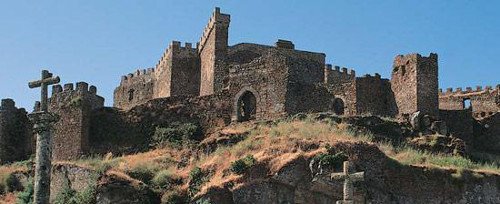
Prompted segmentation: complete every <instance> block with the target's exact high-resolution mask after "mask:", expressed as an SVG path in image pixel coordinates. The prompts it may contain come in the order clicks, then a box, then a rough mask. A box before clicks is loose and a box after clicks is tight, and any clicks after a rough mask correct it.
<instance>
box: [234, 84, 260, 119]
mask: <svg viewBox="0 0 500 204" xmlns="http://www.w3.org/2000/svg"><path fill="white" fill-rule="evenodd" d="M236 111H237V113H236V114H237V119H238V122H243V121H249V120H253V119H255V114H256V113H257V98H256V97H255V95H254V94H253V93H252V92H250V91H245V92H244V93H243V94H241V96H240V97H239V98H238V103H237V105H236Z"/></svg>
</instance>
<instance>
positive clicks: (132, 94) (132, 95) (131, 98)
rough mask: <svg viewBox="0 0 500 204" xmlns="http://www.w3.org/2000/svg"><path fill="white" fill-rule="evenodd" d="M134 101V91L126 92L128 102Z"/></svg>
mask: <svg viewBox="0 0 500 204" xmlns="http://www.w3.org/2000/svg"><path fill="white" fill-rule="evenodd" d="M132 100H134V89H130V90H129V91H128V101H132Z"/></svg>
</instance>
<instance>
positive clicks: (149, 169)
mask: <svg viewBox="0 0 500 204" xmlns="http://www.w3.org/2000/svg"><path fill="white" fill-rule="evenodd" d="M157 170H158V169H157V168H155V167H153V166H151V165H149V166H148V165H146V164H141V165H138V166H136V167H134V168H133V169H131V170H129V171H127V174H128V175H129V176H130V177H132V178H134V179H137V180H140V181H142V182H144V183H146V184H150V183H151V180H152V179H153V177H154V176H155V172H156V171H157Z"/></svg>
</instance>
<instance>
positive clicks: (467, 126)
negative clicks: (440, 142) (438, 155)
mask: <svg viewBox="0 0 500 204" xmlns="http://www.w3.org/2000/svg"><path fill="white" fill-rule="evenodd" d="M439 117H440V118H441V120H443V121H445V123H446V126H447V127H448V132H449V133H450V134H451V135H453V136H454V137H458V138H460V139H462V140H464V142H465V143H466V144H467V145H472V142H473V140H474V135H473V134H474V129H473V125H474V119H473V118H472V113H471V111H470V110H439Z"/></svg>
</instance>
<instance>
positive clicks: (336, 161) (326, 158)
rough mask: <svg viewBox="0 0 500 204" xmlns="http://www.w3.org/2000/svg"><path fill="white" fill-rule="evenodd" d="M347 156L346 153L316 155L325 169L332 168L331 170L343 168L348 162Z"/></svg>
mask: <svg viewBox="0 0 500 204" xmlns="http://www.w3.org/2000/svg"><path fill="white" fill-rule="evenodd" d="M347 158H348V157H347V155H346V154H344V152H338V153H334V154H333V153H330V151H329V152H328V153H322V154H318V155H316V157H315V159H317V160H318V161H319V162H321V165H322V166H325V167H330V168H335V169H337V168H341V167H342V164H343V163H344V161H346V160H347Z"/></svg>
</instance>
